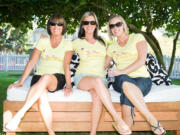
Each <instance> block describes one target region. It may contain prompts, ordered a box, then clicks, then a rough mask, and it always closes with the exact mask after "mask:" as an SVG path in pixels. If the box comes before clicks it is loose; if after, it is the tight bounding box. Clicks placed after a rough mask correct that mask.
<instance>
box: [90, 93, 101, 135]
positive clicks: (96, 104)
mask: <svg viewBox="0 0 180 135" xmlns="http://www.w3.org/2000/svg"><path fill="white" fill-rule="evenodd" d="M89 92H90V94H91V97H92V109H91V110H92V111H91V131H90V135H96V130H97V128H98V123H99V120H100V117H101V112H102V102H101V100H100V98H99V97H98V95H97V94H96V91H95V90H90V91H89Z"/></svg>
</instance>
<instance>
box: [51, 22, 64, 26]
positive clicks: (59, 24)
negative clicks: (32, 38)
mask: <svg viewBox="0 0 180 135" xmlns="http://www.w3.org/2000/svg"><path fill="white" fill-rule="evenodd" d="M49 25H50V26H55V25H57V26H63V25H64V24H63V23H55V22H50V23H49Z"/></svg>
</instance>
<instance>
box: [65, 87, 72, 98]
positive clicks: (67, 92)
mask: <svg viewBox="0 0 180 135" xmlns="http://www.w3.org/2000/svg"><path fill="white" fill-rule="evenodd" d="M63 90H64V96H65V97H68V96H70V94H72V93H73V91H72V88H71V87H66V88H64V89H63Z"/></svg>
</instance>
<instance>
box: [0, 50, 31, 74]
mask: <svg viewBox="0 0 180 135" xmlns="http://www.w3.org/2000/svg"><path fill="white" fill-rule="evenodd" d="M28 60H29V55H26V54H23V55H22V54H8V53H6V54H1V53H0V71H23V70H24V68H25V66H26V64H27V62H28Z"/></svg>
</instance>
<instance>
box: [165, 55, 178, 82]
mask: <svg viewBox="0 0 180 135" xmlns="http://www.w3.org/2000/svg"><path fill="white" fill-rule="evenodd" d="M163 60H164V63H165V65H166V69H169V65H170V62H171V57H169V56H165V55H164V56H163ZM170 77H171V78H173V79H180V57H175V60H174V65H173V70H172V72H171V75H170Z"/></svg>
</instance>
